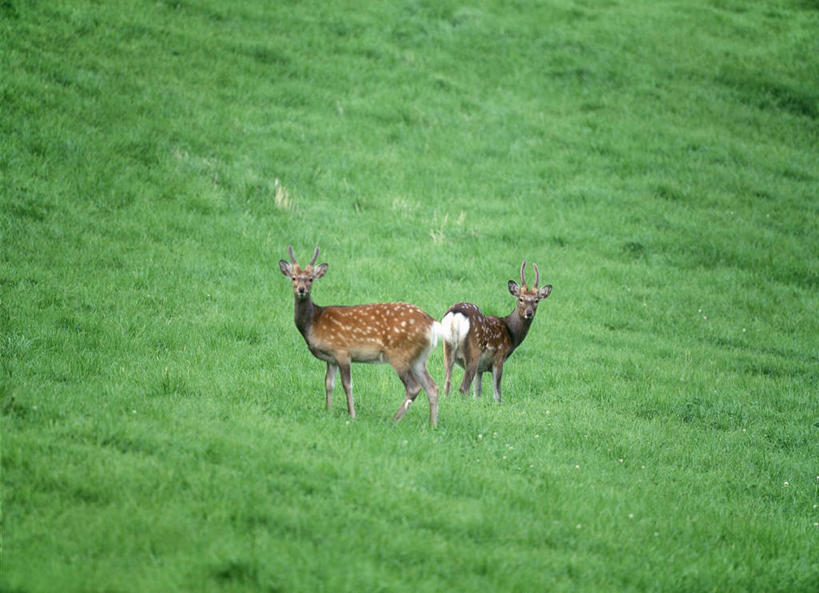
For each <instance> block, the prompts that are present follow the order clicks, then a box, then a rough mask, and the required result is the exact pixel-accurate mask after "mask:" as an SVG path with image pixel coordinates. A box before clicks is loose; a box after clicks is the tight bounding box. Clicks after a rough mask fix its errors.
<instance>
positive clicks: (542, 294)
mask: <svg viewBox="0 0 819 593" xmlns="http://www.w3.org/2000/svg"><path fill="white" fill-rule="evenodd" d="M551 292H552V285H551V284H547V285H546V286H541V287H540V290H538V291H537V296H538V298H539V299H540V300H541V301H542V300H543V299H545V298H546V297H547V296H549V295H550V294H551Z"/></svg>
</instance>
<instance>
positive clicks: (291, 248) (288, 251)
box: [287, 245, 299, 266]
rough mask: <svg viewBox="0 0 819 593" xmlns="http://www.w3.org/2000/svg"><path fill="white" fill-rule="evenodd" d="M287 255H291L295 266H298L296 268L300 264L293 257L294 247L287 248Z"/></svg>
mask: <svg viewBox="0 0 819 593" xmlns="http://www.w3.org/2000/svg"><path fill="white" fill-rule="evenodd" d="M287 253H289V254H290V261H291V262H293V265H296V266H297V265H299V264H298V262H297V261H296V258H295V257H293V246H292V245H291V246H290V247H288V248H287Z"/></svg>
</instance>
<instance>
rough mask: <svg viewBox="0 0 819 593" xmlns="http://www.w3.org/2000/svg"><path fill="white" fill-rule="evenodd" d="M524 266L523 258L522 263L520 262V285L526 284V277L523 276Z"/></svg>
mask: <svg viewBox="0 0 819 593" xmlns="http://www.w3.org/2000/svg"><path fill="white" fill-rule="evenodd" d="M524 268H526V260H523V263H522V264H520V285H521V286H526V278H524V277H523V270H524Z"/></svg>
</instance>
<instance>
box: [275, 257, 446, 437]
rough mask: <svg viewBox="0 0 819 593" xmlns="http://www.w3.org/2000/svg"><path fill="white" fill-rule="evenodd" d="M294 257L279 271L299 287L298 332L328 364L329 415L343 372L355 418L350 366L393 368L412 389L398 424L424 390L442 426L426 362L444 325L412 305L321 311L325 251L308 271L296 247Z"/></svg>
mask: <svg viewBox="0 0 819 593" xmlns="http://www.w3.org/2000/svg"><path fill="white" fill-rule="evenodd" d="M288 253H289V255H290V262H287V261H285V260H280V261H279V268H280V269H281V272H282V274H284V275H285V276H286V277H288V278H289V279H290V281H291V282H292V284H293V297H294V300H295V306H294V309H295V321H296V327H297V328H298V330H299V332H300V333H301V335H302V336H303V337H304V341H305V342H306V343H307V348H308V349H309V350H310V352H311V353H312V354H313V356H315V357H316V358H318V359H319V360H323V361H325V362H326V363H327V372H326V374H325V377H324V387H325V391H326V394H327V401H326V409H327V410H330V407H331V404H332V401H333V389H334V387H335V382H336V373H337V372H338V371H339V370H340V371H341V384H342V385H343V387H344V393H345V395H346V396H347V411H348V412H349V414H350V417H351V418H355V405H354V403H353V381H352V372H351V368H350V364H351V363H353V362H361V363H387V364H389V365H391V366H392V368H393V369H394V370H395V372H396V373H397V374H398V377H399V378H400V379H401V382H402V383H403V384H404V388H405V389H406V395H405V397H404V402H403V403H402V404H401V406H400V407H399V408H398V411H397V412H396V413H395V416H394V417H393V421H394V422H397V421H399V420H401V418H403V416H404V414H406V412H407V410H408V409H409V407H410V405H411V404H412V403H413V402H414V401H415V398H416V397H417V396H418V394H419V393H420V391H421V388H422V387H423V389H424V391H426V394H427V399H428V400H429V422H430V424H431V425H432V426H433V427H435V426H437V424H438V385H437V384H436V383H435V381H434V380H433V378H432V376H431V375H430V374H429V372H428V371H427V367H426V361H427V357H428V356H429V353H430V352H432V350H434V349H435V347H436V345H437V343H438V337H439V336H440V334H441V324H440V323H439V322H438V321H437V320H435V319H434V318H433V317H432V316H430V315H429V314H427V313H426V312H424V311H423V310H422V309H421V308H419V307H417V306H415V305H411V304H409V303H378V304H372V305H355V306H342V305H336V306H325V307H320V306H319V305H316V304H315V303H314V302H313V299H312V297H311V290H312V287H313V282H314V281H316V280H318V279H319V278H321V277H322V276H324V274H325V273H326V272H327V267H328V266H327V264H326V263H325V264H320V265H318V266H316V265H315V263H316V259H317V258H318V254H319V248H318V247H316V251H315V253H313V259H311V260H310V263H309V264H308V265H307V266H305V267H303V268H302V267H301V266H300V265H299V264H298V263H297V262H296V258H295V257H294V256H293V247H292V246H291V247H289V248H288Z"/></svg>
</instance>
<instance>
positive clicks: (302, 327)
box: [293, 294, 321, 340]
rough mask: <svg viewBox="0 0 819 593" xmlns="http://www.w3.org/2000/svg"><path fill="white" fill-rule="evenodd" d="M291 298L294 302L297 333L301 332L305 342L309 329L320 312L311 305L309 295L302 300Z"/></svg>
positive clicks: (311, 300) (316, 306)
mask: <svg viewBox="0 0 819 593" xmlns="http://www.w3.org/2000/svg"><path fill="white" fill-rule="evenodd" d="M293 298H294V299H295V302H296V303H295V315H294V318H295V321H296V327H297V328H298V330H299V332H301V335H302V336H304V339H305V340H307V339H308V336H309V334H310V329H311V328H312V327H313V321H314V320H315V319H316V317H318V315H319V313H320V312H321V307H319V306H318V305H315V304H313V299H312V298H311V297H310V295H309V294H308V295H307V296H306V297H304V298H299V297H298V296H294V297H293Z"/></svg>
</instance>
